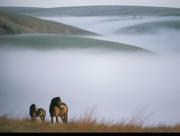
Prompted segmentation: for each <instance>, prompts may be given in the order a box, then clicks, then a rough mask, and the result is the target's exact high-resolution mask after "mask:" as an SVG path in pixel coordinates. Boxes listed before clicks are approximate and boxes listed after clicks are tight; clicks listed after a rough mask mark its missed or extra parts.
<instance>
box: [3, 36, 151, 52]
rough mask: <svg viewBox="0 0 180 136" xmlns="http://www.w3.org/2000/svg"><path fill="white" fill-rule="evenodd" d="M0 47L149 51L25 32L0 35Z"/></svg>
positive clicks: (78, 38)
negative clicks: (24, 33)
mask: <svg viewBox="0 0 180 136" xmlns="http://www.w3.org/2000/svg"><path fill="white" fill-rule="evenodd" d="M0 45H1V46H0V47H2V46H6V47H7V46H8V45H9V46H14V47H16V46H17V47H26V48H34V49H53V48H60V49H87V50H88V49H95V50H97V51H98V50H99V51H100V52H104V51H108V52H110V51H116V52H132V53H133V52H134V53H137V52H142V53H148V54H149V53H150V54H152V52H151V51H149V50H146V49H143V48H140V47H136V46H132V45H128V44H123V43H116V42H110V41H104V40H97V39H92V38H85V37H80V36H79V37H78V36H65V35H55V34H26V35H8V36H1V37H0Z"/></svg>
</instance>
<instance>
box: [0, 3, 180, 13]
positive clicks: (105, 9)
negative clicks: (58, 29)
mask: <svg viewBox="0 0 180 136" xmlns="http://www.w3.org/2000/svg"><path fill="white" fill-rule="evenodd" d="M0 10H5V11H9V12H11V11H13V12H16V13H22V14H28V15H31V16H180V9H178V8H166V7H146V6H119V5H114V6H113V5H112V6H76V7H58V8H39V9H38V8H34V9H33V8H27V9H26V8H25V7H23V8H22V7H13V8H10V7H7V8H5V7H0ZM20 11H21V12H20Z"/></svg>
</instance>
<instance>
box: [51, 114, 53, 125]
mask: <svg viewBox="0 0 180 136" xmlns="http://www.w3.org/2000/svg"><path fill="white" fill-rule="evenodd" d="M51 123H52V124H53V116H51Z"/></svg>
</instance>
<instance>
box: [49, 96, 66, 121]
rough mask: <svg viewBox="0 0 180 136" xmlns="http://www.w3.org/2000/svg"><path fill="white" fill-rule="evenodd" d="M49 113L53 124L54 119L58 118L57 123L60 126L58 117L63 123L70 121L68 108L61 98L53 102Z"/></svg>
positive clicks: (54, 99)
mask: <svg viewBox="0 0 180 136" xmlns="http://www.w3.org/2000/svg"><path fill="white" fill-rule="evenodd" d="M49 113H50V116H51V122H52V123H53V117H56V123H57V124H58V117H60V118H61V119H62V121H63V123H67V121H68V106H67V105H66V104H65V103H64V102H61V99H60V97H55V98H53V99H52V100H51V104H50V107H49Z"/></svg>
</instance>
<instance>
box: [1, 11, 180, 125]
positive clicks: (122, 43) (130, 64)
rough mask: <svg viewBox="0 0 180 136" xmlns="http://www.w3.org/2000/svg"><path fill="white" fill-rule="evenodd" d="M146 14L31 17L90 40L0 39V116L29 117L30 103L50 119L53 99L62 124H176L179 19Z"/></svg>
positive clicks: (63, 37)
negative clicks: (64, 108) (64, 110)
mask: <svg viewBox="0 0 180 136" xmlns="http://www.w3.org/2000/svg"><path fill="white" fill-rule="evenodd" d="M23 10H25V9H23ZM32 10H33V9H32ZM20 11H21V10H20ZM20 11H19V12H20ZM37 11H38V10H37ZM42 11H43V10H42ZM47 11H48V10H47ZM35 13H36V11H35ZM35 13H33V12H32V16H33V15H34V14H35ZM40 13H41V12H40ZM42 13H43V12H42ZM44 13H46V12H44ZM77 13H79V12H77ZM162 13H163V12H162ZM176 13H177V14H178V13H179V12H178V9H177V10H176ZM154 14H155V13H154V12H153V16H152V15H148V12H147V13H146V15H144V16H141V15H126V16H120V15H119V16H118V15H114V16H105V15H102V16H85V15H83V16H64V15H62V16H57V15H55V16H35V17H38V18H40V19H44V20H51V21H55V22H59V23H63V24H66V25H68V27H70V26H72V27H75V28H74V29H77V28H80V29H82V30H81V31H83V30H85V31H83V32H84V33H85V32H92V33H94V34H97V35H83V34H82V35H71V34H70V32H69V31H68V32H67V33H66V35H63V34H37V33H36V34H14V35H2V36H0V107H1V110H0V115H4V114H7V115H8V116H10V117H18V118H22V117H28V118H29V106H30V105H31V104H32V103H35V104H36V105H37V106H38V107H44V108H45V109H46V111H47V120H50V116H49V104H50V101H51V99H52V98H53V97H55V96H60V97H61V98H62V101H64V102H66V103H67V105H68V107H69V119H70V120H71V119H74V118H75V119H76V118H81V117H82V116H83V115H84V114H86V113H87V112H91V111H92V112H93V117H95V118H96V119H98V120H100V121H107V122H111V123H114V122H121V121H128V120H133V119H135V120H137V121H139V122H143V124H144V125H158V124H166V125H173V124H176V123H180V114H179V113H180V106H179V105H180V93H179V91H180V84H179V81H180V73H179V69H180V61H179V60H180V55H179V53H180V45H179V44H180V25H179V22H180V17H179V16H178V15H176V14H174V15H172V13H171V15H166V16H161V15H157V16H155V15H154ZM167 14H168V12H167ZM29 15H31V13H30V14H29ZM35 15H36V14H35ZM37 15H38V14H37ZM63 30H64V31H65V32H66V29H63ZM77 30H78V29H77ZM81 31H80V32H81ZM75 32H76V31H75ZM68 34H69V35H68Z"/></svg>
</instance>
